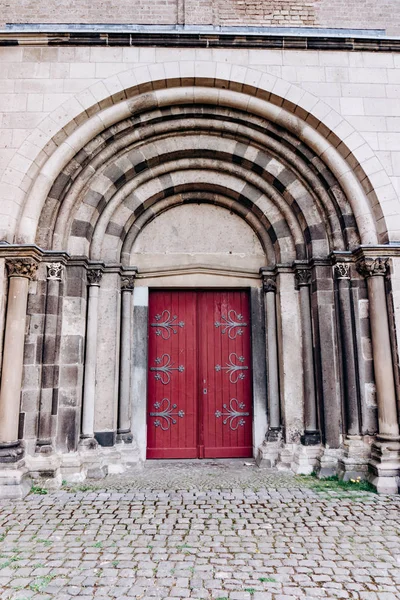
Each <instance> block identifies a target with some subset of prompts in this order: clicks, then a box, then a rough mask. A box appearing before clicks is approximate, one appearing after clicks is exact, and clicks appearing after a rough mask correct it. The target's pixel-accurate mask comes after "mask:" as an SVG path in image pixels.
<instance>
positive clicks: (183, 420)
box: [147, 291, 252, 458]
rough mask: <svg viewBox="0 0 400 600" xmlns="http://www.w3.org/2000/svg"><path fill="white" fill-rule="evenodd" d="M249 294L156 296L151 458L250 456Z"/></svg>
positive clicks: (151, 363)
mask: <svg viewBox="0 0 400 600" xmlns="http://www.w3.org/2000/svg"><path fill="white" fill-rule="evenodd" d="M250 329H251V327H250V310H249V298H248V294H247V292H245V291H232V292H221V291H215V292H213V291H152V292H150V300H149V359H148V369H149V371H148V403H147V457H148V458H231V457H250V456H252V394H251V341H250Z"/></svg>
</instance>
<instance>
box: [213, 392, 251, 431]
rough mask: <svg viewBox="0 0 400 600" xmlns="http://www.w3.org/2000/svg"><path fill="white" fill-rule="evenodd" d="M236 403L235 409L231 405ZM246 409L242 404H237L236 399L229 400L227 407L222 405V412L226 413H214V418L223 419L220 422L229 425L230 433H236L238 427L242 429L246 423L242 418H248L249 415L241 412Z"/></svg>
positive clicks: (218, 411)
mask: <svg viewBox="0 0 400 600" xmlns="http://www.w3.org/2000/svg"><path fill="white" fill-rule="evenodd" d="M234 402H235V403H236V405H235V407H234V405H233V403H234ZM245 408H246V405H245V403H244V402H239V401H238V400H237V399H236V398H231V401H230V402H229V407H228V406H227V405H226V404H224V405H223V410H224V411H226V412H222V411H220V410H217V411H215V416H216V418H217V419H219V418H220V417H225V418H224V420H223V421H222V422H223V424H224V425H227V424H229V427H230V429H231V430H232V431H236V430H237V429H238V427H243V426H244V425H245V423H246V421H245V420H244V418H243V417H248V416H249V415H250V413H248V412H243V410H244V409H245Z"/></svg>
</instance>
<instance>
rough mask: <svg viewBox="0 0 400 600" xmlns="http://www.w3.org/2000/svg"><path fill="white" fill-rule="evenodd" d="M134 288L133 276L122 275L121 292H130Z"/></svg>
mask: <svg viewBox="0 0 400 600" xmlns="http://www.w3.org/2000/svg"><path fill="white" fill-rule="evenodd" d="M134 287H135V275H122V277H121V290H124V291H125V290H126V291H128V292H131V291H132V290H133V288H134Z"/></svg>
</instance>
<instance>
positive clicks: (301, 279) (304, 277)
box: [295, 269, 311, 288]
mask: <svg viewBox="0 0 400 600" xmlns="http://www.w3.org/2000/svg"><path fill="white" fill-rule="evenodd" d="M295 281H296V287H297V288H299V287H303V286H306V285H310V283H311V270H310V269H297V270H296V274H295Z"/></svg>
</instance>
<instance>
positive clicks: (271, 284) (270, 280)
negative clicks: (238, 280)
mask: <svg viewBox="0 0 400 600" xmlns="http://www.w3.org/2000/svg"><path fill="white" fill-rule="evenodd" d="M262 286H263V290H264V292H265V293H266V294H267V293H268V292H273V293H274V294H275V293H276V277H275V276H274V275H266V274H265V275H263V277H262Z"/></svg>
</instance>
